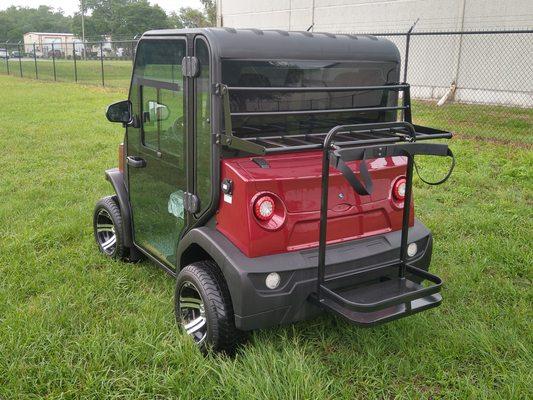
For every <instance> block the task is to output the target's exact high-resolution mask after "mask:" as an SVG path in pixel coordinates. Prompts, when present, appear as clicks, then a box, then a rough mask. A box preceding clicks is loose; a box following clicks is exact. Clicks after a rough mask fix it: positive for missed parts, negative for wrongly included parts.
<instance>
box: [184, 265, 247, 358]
mask: <svg viewBox="0 0 533 400" xmlns="http://www.w3.org/2000/svg"><path fill="white" fill-rule="evenodd" d="M175 312H176V320H177V321H178V323H179V324H180V325H181V327H182V328H183V330H184V331H185V332H186V333H187V334H188V335H189V336H191V338H192V339H193V340H194V342H195V343H196V345H197V346H198V347H199V348H200V350H201V351H202V352H203V353H206V352H207V351H208V350H209V349H212V350H214V351H223V352H226V353H229V354H232V353H233V352H234V351H235V348H236V346H237V345H238V343H239V341H240V340H241V337H242V333H241V332H240V331H238V330H237V329H236V328H235V316H234V314H233V306H232V304H231V298H230V295H229V290H228V287H227V284H226V281H225V280H224V277H223V276H222V274H221V273H220V270H219V269H218V267H217V265H216V264H215V263H214V262H212V261H201V262H197V263H194V264H191V265H188V266H187V267H185V268H184V269H182V270H181V272H180V273H179V275H178V279H177V284H176V297H175Z"/></svg>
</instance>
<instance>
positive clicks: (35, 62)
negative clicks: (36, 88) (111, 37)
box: [0, 40, 137, 88]
mask: <svg viewBox="0 0 533 400" xmlns="http://www.w3.org/2000/svg"><path fill="white" fill-rule="evenodd" d="M136 45H137V41H136V40H126V41H100V42H85V43H82V42H81V41H79V42H70V43H65V42H48V43H31V44H30V43H26V44H23V43H18V44H13V43H9V42H8V43H0V73H5V74H9V75H15V76H20V77H25V78H34V79H42V80H53V81H63V82H65V81H66V82H80V83H85V84H95V85H102V86H110V87H120V88H127V87H128V85H129V81H130V77H131V70H132V65H133V59H134V57H133V55H134V52H135V47H136Z"/></svg>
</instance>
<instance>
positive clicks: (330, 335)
mask: <svg viewBox="0 0 533 400" xmlns="http://www.w3.org/2000/svg"><path fill="white" fill-rule="evenodd" d="M0 89H1V91H2V96H1V97H0V109H1V110H2V114H1V123H0V147H1V148H2V149H3V151H2V153H1V155H0V160H1V161H2V166H3V167H2V169H0V182H1V185H0V198H1V199H2V201H1V202H0V398H2V399H27V398H29V399H31V398H50V399H52V398H53V399H55V398H61V399H67V398H95V399H100V398H132V399H153V398H182V399H189V398H201V399H214V398H227V399H284V398H290V399H383V398H399V399H400V398H402V399H403V398H416V399H428V398H439V399H440V398H444V399H466V398H472V399H474V398H475V399H483V398H485V399H495V398H496V399H497V398H501V399H528V398H532V396H533V387H532V384H531V382H532V381H533V379H532V378H533V376H532V371H533V369H532V366H533V354H532V345H533V329H532V328H533V327H532V316H533V315H532V308H531V304H532V300H533V296H532V294H533V291H532V290H531V280H532V265H533V262H532V261H533V254H532V242H531V232H532V231H533V215H532V214H533V212H532V210H533V208H532V204H533V182H532V176H533V174H532V167H533V165H532V164H533V156H532V153H531V149H530V147H529V146H527V145H525V144H524V145H522V143H521V142H516V144H517V145H516V146H512V147H510V146H508V145H502V144H500V143H495V142H487V141H483V140H465V139H463V137H464V136H463V135H462V134H461V124H460V123H457V124H456V125H454V126H455V127H456V128H457V129H456V130H457V131H458V132H459V137H460V138H459V139H455V140H454V141H453V143H452V147H453V149H454V151H455V153H456V155H457V168H456V172H455V173H454V175H453V177H452V178H451V180H450V181H449V183H447V184H445V185H444V186H440V187H428V186H423V185H421V184H420V183H419V182H417V184H416V186H417V187H416V193H415V195H416V201H417V208H416V211H417V215H418V217H419V218H421V219H422V220H423V221H424V222H425V223H426V224H427V225H428V227H429V228H430V229H431V230H432V231H433V233H434V237H435V249H434V258H433V262H432V270H433V271H434V272H435V273H437V274H438V275H441V276H442V277H443V279H444V280H445V287H444V291H443V295H444V303H443V304H442V306H441V307H439V308H437V309H434V310H431V311H428V312H425V313H421V314H418V315H416V316H412V317H409V318H406V319H403V320H399V321H395V322H392V323H389V324H386V325H383V326H379V327H376V328H372V329H360V328H357V327H354V326H351V325H349V324H346V323H344V322H343V321H341V320H337V319H335V318H333V317H330V316H323V317H320V318H318V319H315V320H312V321H307V322H303V323H298V324H295V325H292V326H288V327H280V328H275V329H270V330H264V331H260V332H256V333H254V334H253V335H252V337H251V339H250V342H249V343H248V344H247V345H246V347H244V348H243V350H242V351H241V352H240V353H239V354H238V355H237V357H236V358H234V359H228V358H225V357H221V356H209V357H207V358H204V357H202V356H201V355H200V354H199V353H198V352H197V351H196V350H195V349H194V348H193V346H192V344H191V343H190V342H189V340H188V339H187V338H186V337H185V336H184V335H183V334H181V333H180V332H179V331H178V330H177V329H176V326H175V323H174V317H173V309H172V298H173V287H174V282H173V280H172V279H170V278H169V277H168V276H167V275H165V274H164V273H163V272H161V271H160V270H158V269H157V268H156V267H154V266H153V265H151V264H150V263H148V262H144V263H141V264H138V265H127V264H122V263H119V262H114V261H110V260H108V259H106V258H105V257H103V256H102V255H100V254H99V253H98V251H97V250H96V246H95V244H94V243H93V237H92V227H91V213H92V208H93V206H94V203H95V202H96V200H97V199H98V198H99V197H101V196H103V195H106V194H109V193H110V192H111V187H110V186H109V184H108V183H107V182H106V181H105V179H104V177H103V170H104V169H106V168H109V167H113V166H115V165H116V148H117V145H118V143H119V142H120V141H121V140H122V128H121V127H120V126H119V125H116V124H115V125H113V124H110V123H108V122H106V120H105V118H104V110H105V106H106V105H107V104H108V103H111V102H113V101H116V100H120V99H122V98H124V96H125V93H124V91H116V90H111V89H102V88H96V87H85V86H81V85H74V84H68V83H59V84H52V83H46V82H36V81H31V80H21V79H15V78H13V77H7V76H0ZM491 118H492V119H490V120H487V122H486V123H487V125H488V126H496V125H498V124H499V123H502V121H499V120H498V119H497V118H498V116H497V114H495V115H494V116H491ZM528 135H531V129H529V133H528V134H524V135H523V137H524V142H529V140H530V139H531V138H530V137H529V136H528ZM444 167H445V166H444V165H441V164H440V163H435V162H433V161H431V162H430V161H429V160H425V159H423V160H421V168H422V170H423V171H422V172H423V173H424V175H425V176H426V177H436V175H438V174H439V173H442V170H443V169H444Z"/></svg>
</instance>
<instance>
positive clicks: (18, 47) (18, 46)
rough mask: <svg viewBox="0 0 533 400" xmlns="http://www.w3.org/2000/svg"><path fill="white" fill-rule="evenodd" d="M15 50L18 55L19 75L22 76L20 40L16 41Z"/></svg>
mask: <svg viewBox="0 0 533 400" xmlns="http://www.w3.org/2000/svg"><path fill="white" fill-rule="evenodd" d="M17 50H18V52H19V54H18V56H19V71H20V77H21V78H23V75H22V53H21V52H20V40H19V42H18V43H17Z"/></svg>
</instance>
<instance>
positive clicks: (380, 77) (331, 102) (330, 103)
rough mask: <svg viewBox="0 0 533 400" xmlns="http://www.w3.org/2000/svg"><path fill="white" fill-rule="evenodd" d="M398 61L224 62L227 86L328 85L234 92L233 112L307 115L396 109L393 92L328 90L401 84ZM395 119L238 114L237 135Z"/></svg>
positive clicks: (388, 115) (386, 114)
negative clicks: (296, 89) (314, 89)
mask: <svg viewBox="0 0 533 400" xmlns="http://www.w3.org/2000/svg"><path fill="white" fill-rule="evenodd" d="M398 76H399V65H398V63H396V62H370V61H357V62H352V61H349V62H347V61H344V62H337V61H280V60H271V61H250V60H224V61H223V62H222V77H223V82H224V83H225V84H226V85H228V86H230V87H231V86H238V87H324V90H323V91H317V92H279V91H278V92H276V91H272V92H270V91H269V92H255V93H254V92H230V104H231V111H232V112H263V111H303V110H325V109H329V110H332V109H335V110H342V109H351V108H356V107H377V106H388V107H389V106H396V105H397V101H398V99H397V93H396V92H394V91H383V90H368V91H349V92H331V91H327V89H326V88H328V87H339V86H348V87H350V86H381V85H386V84H393V83H397V82H398ZM393 120H396V111H365V112H353V111H340V112H335V113H327V114H299V115H268V116H235V117H233V119H232V121H233V127H234V129H235V132H234V133H235V134H237V135H239V136H247V135H253V136H257V135H258V132H261V134H275V133H280V131H281V133H289V134H299V133H316V132H324V130H326V131H327V130H329V129H330V128H332V127H333V126H335V125H345V124H353V123H360V122H379V121H393Z"/></svg>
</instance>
